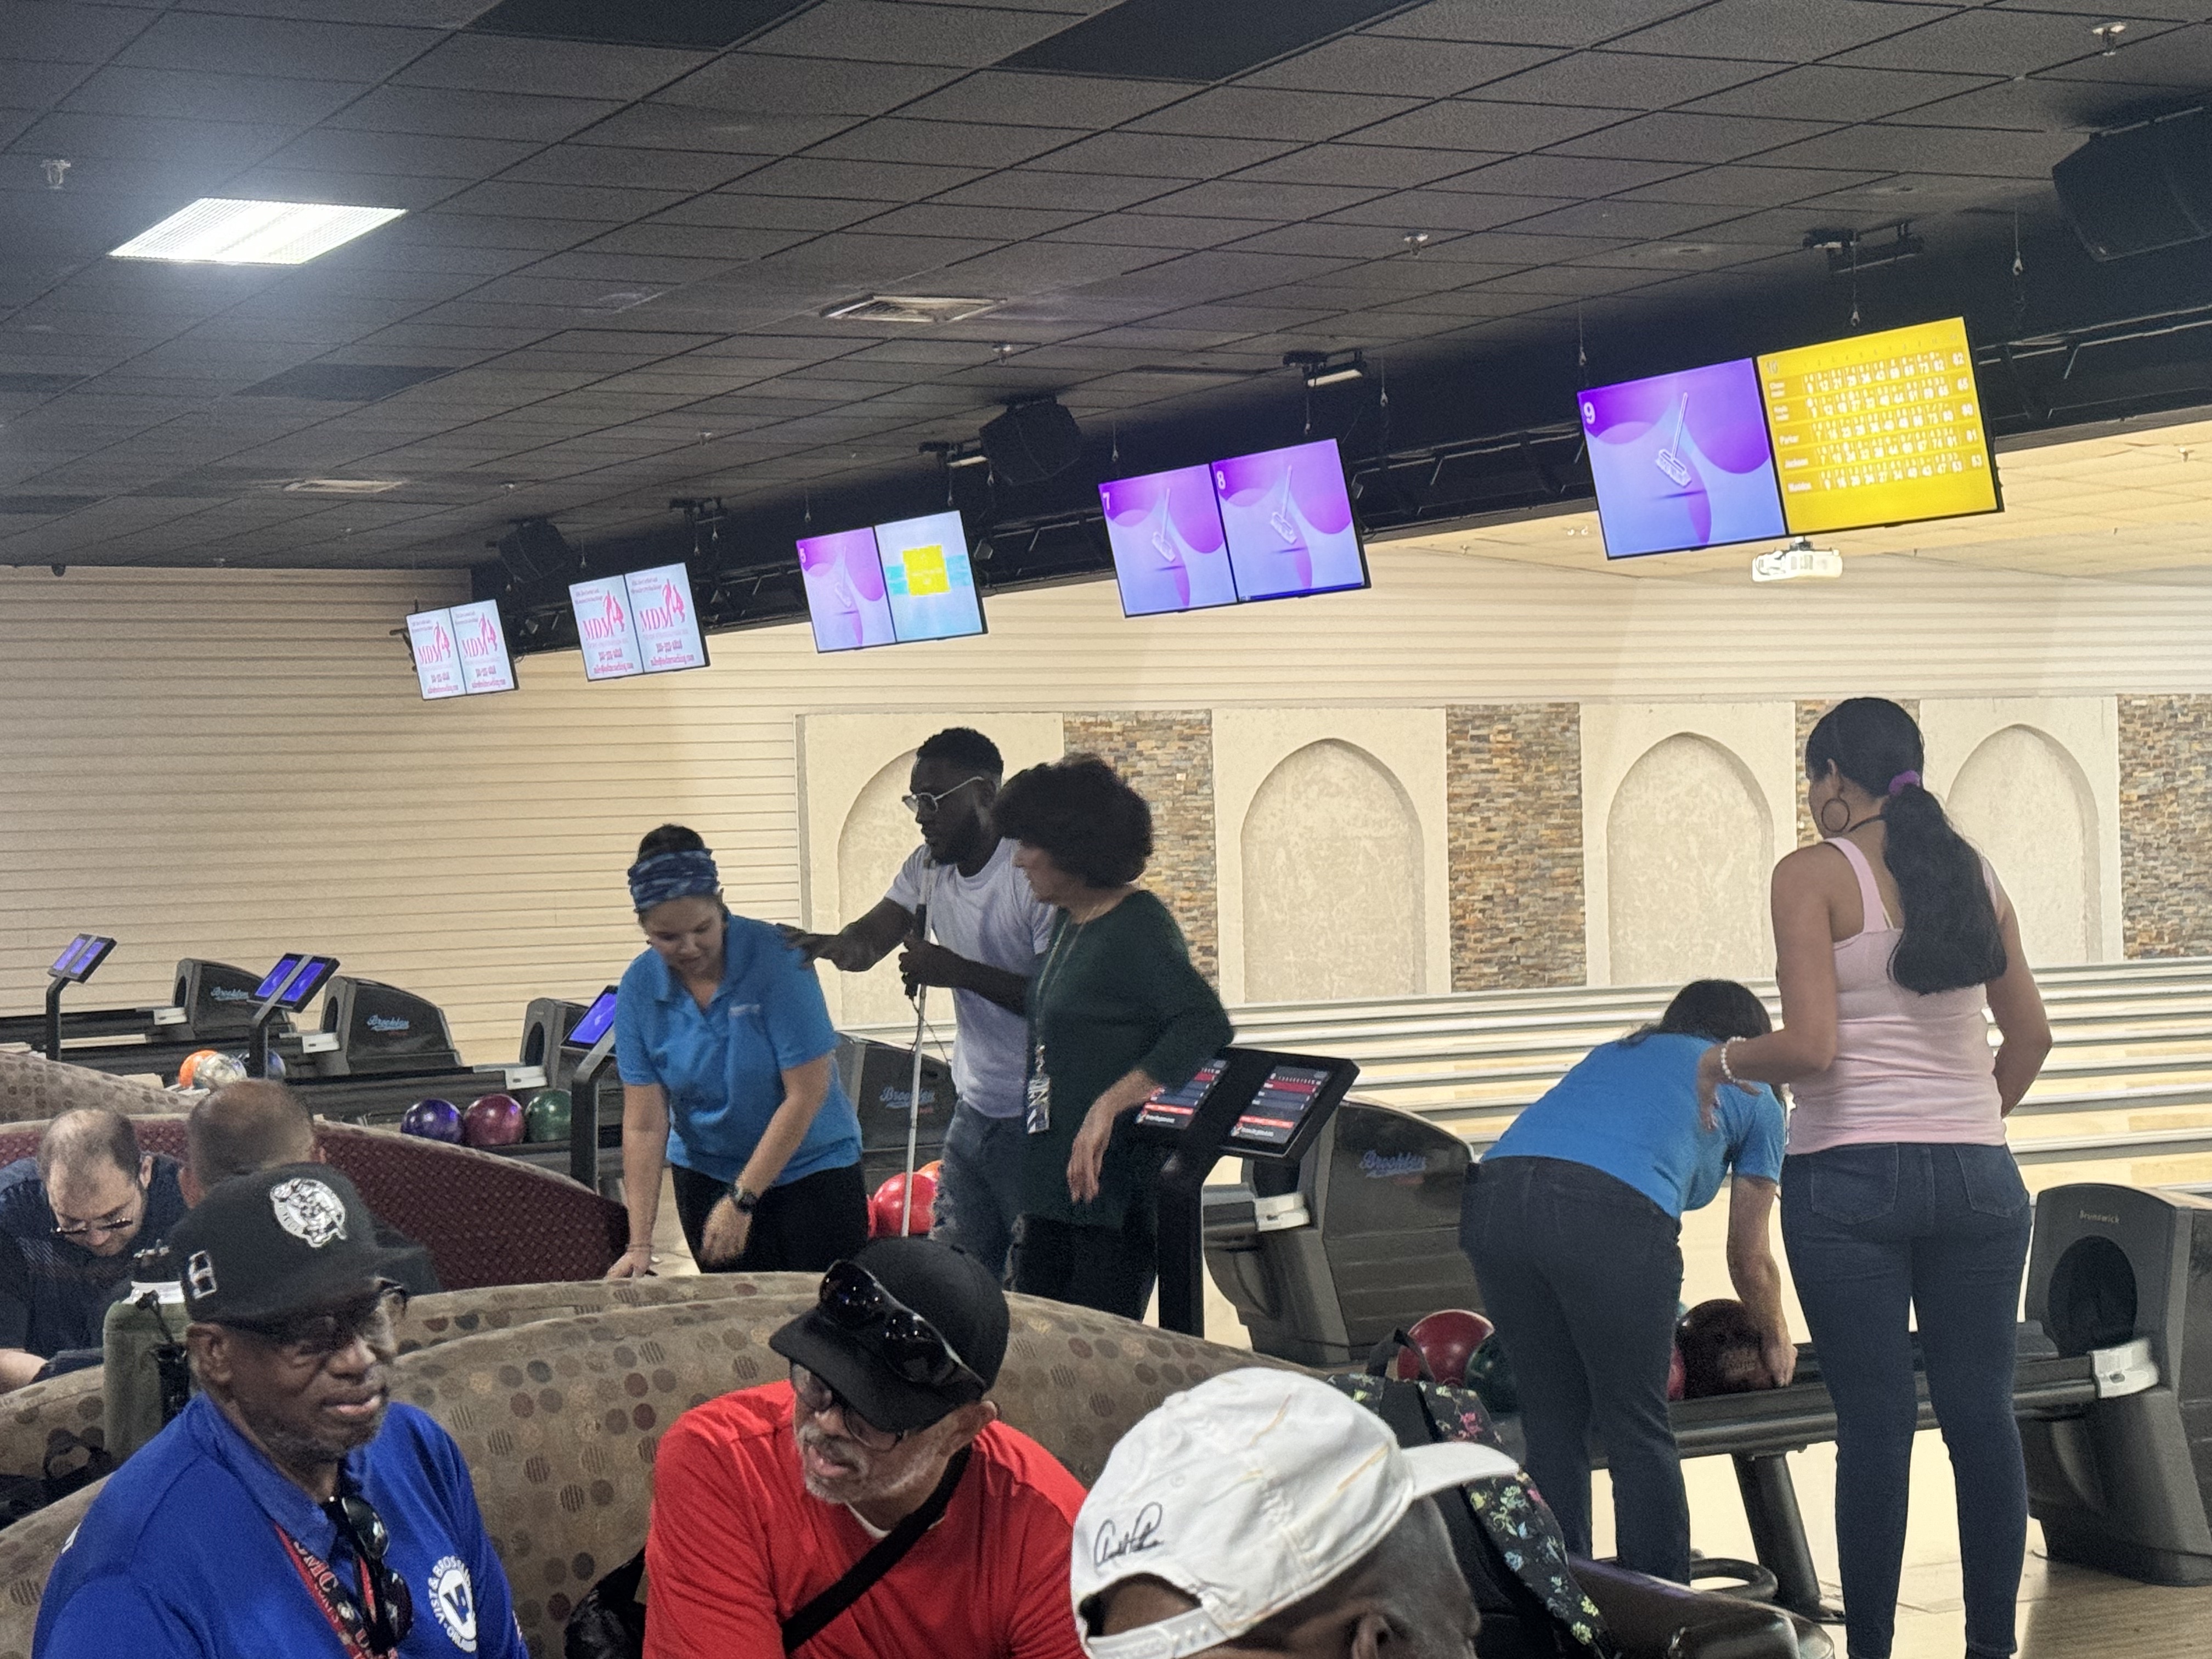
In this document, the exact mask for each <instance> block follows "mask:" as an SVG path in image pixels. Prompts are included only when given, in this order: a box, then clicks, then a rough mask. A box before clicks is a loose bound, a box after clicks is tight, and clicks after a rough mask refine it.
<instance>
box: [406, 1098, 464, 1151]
mask: <svg viewBox="0 0 2212 1659" xmlns="http://www.w3.org/2000/svg"><path fill="white" fill-rule="evenodd" d="M399 1133H402V1134H404V1135H420V1136H422V1138H423V1139H425V1140H450V1141H452V1142H453V1143H454V1144H455V1145H456V1146H458V1145H459V1143H460V1139H461V1112H460V1108H459V1107H458V1106H456V1105H454V1104H453V1102H452V1101H450V1100H439V1099H437V1098H435V1097H432V1098H430V1099H428V1100H418V1101H416V1103H414V1104H413V1105H412V1106H410V1107H409V1108H408V1109H407V1112H406V1115H404V1117H402V1118H401V1119H400V1120H399Z"/></svg>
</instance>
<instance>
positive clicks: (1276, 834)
mask: <svg viewBox="0 0 2212 1659" xmlns="http://www.w3.org/2000/svg"><path fill="white" fill-rule="evenodd" d="M1241 842H1242V847H1243V866H1244V994H1245V996H1246V998H1247V999H1248V1000H1250V1001H1254V1002H1304V1001H1317V1000H1323V999H1328V998H1342V997H1389V996H1417V995H1419V994H1420V993H1421V992H1423V991H1424V990H1425V989H1426V988H1427V978H1428V975H1427V969H1426V966H1425V947H1424V936H1423V933H1422V930H1421V919H1422V895H1423V890H1424V872H1423V870H1422V858H1421V825H1420V820H1419V817H1418V815H1417V814H1416V813H1415V811H1414V810H1413V801H1412V800H1411V799H1410V798H1408V796H1407V793H1406V791H1405V789H1404V788H1403V787H1401V785H1400V784H1399V782H1398V780H1397V778H1396V776H1395V775H1394V774H1393V773H1392V772H1391V771H1390V769H1389V768H1388V767H1386V766H1384V765H1383V763H1381V762H1380V761H1378V760H1376V758H1375V757H1373V756H1372V755H1370V754H1369V753H1368V752H1367V751H1366V750H1364V749H1361V748H1358V747H1356V746H1355V745H1353V744H1348V743H1342V742H1339V741H1337V740H1336V739H1334V738H1330V739H1328V740H1326V741H1324V742H1321V743H1312V744H1307V745H1306V746H1305V747H1304V748H1303V749H1299V750H1294V751H1293V752H1292V753H1291V754H1289V755H1287V756H1285V757H1284V758H1283V760H1282V762H1281V763H1279V764H1278V765H1277V766H1276V768H1275V769H1274V770H1273V771H1272V772H1270V773H1269V774H1268V775H1267V779H1266V781H1263V782H1262V783H1261V786H1260V787H1259V789H1258V791H1257V792H1256V793H1255V794H1254V795H1253V797H1252V805H1251V807H1250V809H1249V811H1247V812H1246V813H1245V815H1244V827H1243V832H1242V836H1241Z"/></svg>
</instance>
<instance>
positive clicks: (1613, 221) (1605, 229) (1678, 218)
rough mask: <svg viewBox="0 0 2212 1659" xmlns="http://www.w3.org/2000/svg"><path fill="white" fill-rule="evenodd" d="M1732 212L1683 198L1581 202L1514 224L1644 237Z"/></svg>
mask: <svg viewBox="0 0 2212 1659" xmlns="http://www.w3.org/2000/svg"><path fill="white" fill-rule="evenodd" d="M1727 212H1728V210H1727V209H1726V208H1712V207H1705V206H1701V205H1698V204H1688V203H1681V202H1623V201H1618V200H1614V201H1604V202H1577V203H1576V204H1574V205H1573V206H1572V207H1564V208H1559V209H1555V210H1553V211H1552V212H1550V213H1541V214H1538V215H1537V216H1535V217H1534V218H1533V219H1523V220H1522V221H1520V222H1518V223H1516V225H1515V226H1514V227H1513V228H1515V229H1516V230H1518V231H1526V232H1530V233H1534V234H1540V235H1546V236H1550V235H1558V234H1566V235H1570V236H1620V237H1632V238H1636V239H1638V240H1644V239H1648V238H1651V237H1662V236H1679V235H1680V234H1682V233H1683V232H1684V231H1686V230H1690V229H1692V228H1695V227H1697V226H1699V225H1703V224H1708V223H1711V222H1712V221H1713V220H1715V219H1717V218H1720V217H1722V216H1723V215H1725V214H1726V213H1727Z"/></svg>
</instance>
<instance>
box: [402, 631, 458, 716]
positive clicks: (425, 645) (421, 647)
mask: <svg viewBox="0 0 2212 1659" xmlns="http://www.w3.org/2000/svg"><path fill="white" fill-rule="evenodd" d="M407 648H408V649H409V650H410V651H411V652H413V653H414V654H415V678H416V681H417V682H418V683H419V684H421V686H422V700H423V701H424V702H435V701H436V700H437V699H438V698H440V697H459V696H465V695H466V694H467V692H468V689H469V688H468V683H467V681H466V680H465V678H464V677H463V675H462V672H461V649H460V647H459V645H458V644H456V643H455V642H454V640H453V612H452V611H416V612H415V613H414V614H413V615H412V616H410V617H408V618H407Z"/></svg>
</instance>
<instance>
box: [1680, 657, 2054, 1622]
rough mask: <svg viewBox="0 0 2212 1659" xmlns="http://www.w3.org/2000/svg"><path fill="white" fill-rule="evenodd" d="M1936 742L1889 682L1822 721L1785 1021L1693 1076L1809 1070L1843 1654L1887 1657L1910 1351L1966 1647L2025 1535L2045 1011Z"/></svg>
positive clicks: (1800, 1229) (1808, 1216) (1787, 1225)
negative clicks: (1814, 828)
mask: <svg viewBox="0 0 2212 1659" xmlns="http://www.w3.org/2000/svg"><path fill="white" fill-rule="evenodd" d="M1922 766H1923V760H1922V752H1921V739H1920V728H1919V727H1918V726H1917V725H1916V724H1915V723H1914V722H1913V720H1912V717H1911V715H1909V714H1906V713H1905V710H1904V709H1902V708H1899V706H1898V705H1897V704H1895V703H1893V702H1887V701H1886V700H1884V699H1882V698H1880V697H1853V698H1850V700H1848V701H1847V702H1841V703H1838V705H1837V706H1836V707H1835V708H1832V709H1831V710H1829V712H1828V713H1827V714H1826V715H1824V716H1823V717H1822V718H1821V720H1820V724H1819V725H1817V726H1814V728H1813V732H1812V735H1811V737H1810V738H1808V739H1807V741H1806V744H1805V775H1806V778H1807V780H1808V790H1807V801H1808V805H1810V807H1811V809H1812V811H1813V816H1814V822H1816V823H1818V824H1819V825H1820V830H1821V833H1822V835H1823V836H1825V837H1826V840H1825V842H1823V843H1822V844H1821V845H1820V846H1817V847H1807V848H1799V849H1798V850H1797V851H1796V852H1794V853H1792V854H1790V855H1789V856H1788V857H1787V858H1784V860H1782V861H1781V862H1780V863H1779V864H1778V865H1777V866H1775V870H1774V882H1773V906H1774V938H1775V945H1776V951H1777V965H1776V970H1775V971H1776V977H1777V979H1778V981H1780V987H1781V992H1782V1013H1783V1023H1782V1024H1781V1025H1780V1026H1778V1027H1777V1028H1776V1029H1775V1030H1773V1031H1772V1032H1771V1034H1769V1035H1767V1036H1761V1037H1753V1038H1746V1039H1738V1040H1735V1041H1731V1042H1727V1043H1724V1044H1719V1045H1717V1046H1715V1047H1714V1048H1710V1049H1708V1050H1707V1051H1706V1053H1705V1058H1704V1060H1703V1062H1702V1064H1701V1066H1700V1070H1699V1086H1700V1091H1701V1093H1702V1095H1703V1097H1705V1099H1707V1100H1711V1098H1712V1094H1713V1091H1714V1090H1715V1089H1717V1088H1718V1087H1723V1086H1726V1085H1728V1084H1729V1083H1734V1082H1745V1083H1769V1084H1784V1083H1786V1084H1790V1085H1794V1089H1795V1094H1796V1109H1795V1110H1794V1111H1793V1112H1792V1113H1791V1114H1790V1146H1789V1156H1788V1157H1787V1158H1785V1159H1784V1162H1783V1166H1782V1237H1783V1243H1784V1245H1785V1246H1786V1247H1787V1249H1788V1250H1789V1255H1790V1273H1791V1277H1792V1278H1793V1279H1795V1280H1796V1287H1797V1295H1798V1299H1799V1301H1800V1302H1801V1303H1802V1304H1803V1306H1804V1310H1805V1322H1806V1324H1807V1326H1808V1328H1810V1330H1811V1332H1812V1337H1813V1350H1814V1356H1815V1358H1816V1359H1817V1361H1818V1364H1819V1375H1820V1377H1821V1379H1822V1380H1823V1381H1825V1382H1826V1384H1827V1385H1828V1390H1829V1393H1830V1394H1831V1395H1832V1396H1833V1398H1834V1401H1835V1406H1836V1543H1837V1553H1838V1559H1839V1560H1840V1563H1841V1567H1842V1573H1843V1586H1844V1613H1845V1632H1846V1637H1847V1642H1848V1648H1849V1652H1850V1656H1851V1659H1889V1651H1890V1644H1891V1638H1892V1635H1893V1631H1894V1627H1895V1624H1896V1613H1897V1585H1898V1575H1899V1567H1900V1565H1901V1563H1902V1561H1903V1559H1904V1553H1905V1506H1906V1496H1907V1483H1908V1479H1909V1476H1910V1473H1911V1457H1912V1435H1913V1428H1914V1419H1915V1418H1916V1416H1917V1405H1916V1403H1915V1388H1914V1371H1915V1370H1916V1367H1917V1366H1921V1365H1924V1367H1925V1369H1926V1372H1927V1377H1928V1393H1929V1401H1930V1402H1931V1403H1932V1405H1933V1406H1934V1407H1935V1411H1936V1421H1937V1423H1938V1425H1940V1426H1941V1428H1942V1432H1943V1439H1944V1443H1945V1445H1946V1447H1947V1448H1948V1450H1949V1452H1950V1454H1951V1462H1952V1468H1953V1472H1954V1479H1955V1480H1956V1482H1957V1486H1958V1491H1959V1549H1960V1576H1961V1577H1962V1579H1963V1581H1964V1591H1965V1601H1966V1651H1967V1653H1968V1655H1969V1656H1970V1659H2002V1656H2005V1655H2008V1654H2010V1653H2012V1652H2013V1651H2014V1646H2015V1644H2014V1632H2013V1626H2014V1613H2015V1603H2016V1602H2017V1600H2018V1597H2019V1590H2020V1572H2021V1558H2022V1556H2023V1555H2024V1554H2025V1553H2026V1550H2027V1473H2026V1470H2025V1468H2024V1467H2023V1465H2022V1462H2021V1449H2020V1430H2019V1427H2018V1425H2017V1423H2016V1422H2015V1418H2014V1415H2013V1357H2014V1353H2015V1346H2016V1341H2017V1337H2016V1331H2017V1327H2016V1324H2015V1320H2016V1318H2017V1310H2018V1308H2019V1304H2020V1282H2021V1270H2022V1268H2023V1267H2024V1266H2025V1265H2026V1262H2027V1241H2028V1230H2029V1224H2030V1221H2031V1219H2032V1218H2033V1206H2032V1204H2031V1203H2030V1201H2029V1199H2028V1196H2027V1188H2026V1187H2025V1186H2024V1185H2023V1184H2022V1182H2021V1178H2020V1171H2019V1170H2018V1168H2017V1167H2016V1166H2015V1164H2014V1163H2013V1158H2012V1153H2011V1152H2010V1151H2009V1150H2008V1148H2007V1146H2006V1145H2005V1132H2004V1119H2005V1115H2006V1114H2007V1113H2008V1112H2010V1111H2011V1110H2012V1109H2013V1108H2014V1107H2015V1106H2016V1105H2018V1104H2019V1103H2020V1099H2021V1096H2022V1095H2024V1094H2025V1093H2027V1086H2028V1085H2029V1084H2031V1083H2033V1081H2034V1080H2035V1074H2036V1073H2037V1072H2038V1071H2039V1069H2040V1068H2041V1066H2042V1065H2043V1060H2044V1056H2045V1054H2048V1053H2049V1052H2050V1048H2051V1027H2050V1024H2049V1022H2048V1021H2047V1020H2046V1019H2045V1017H2044V1012H2043V1002H2042V999H2041V997H2040V996H2039V994H2037V992H2036V988H2035V980H2034V977H2033V975H2031V974H2030V973H2029V971H2028V968H2027V957H2026V956H2025V955H2024V954H2023V952H2022V951H2021V942H2020V928H2019V924H2018V922H2017V921H2016V920H2015V916H2014V915H2013V910H2012V905H2011V902H2009V901H2008V899H2007V898H2006V897H2005V894H2004V890H2003V888H2002V886H2000V885H1999V884H1998V882H1997V878H1996V872H1994V871H1992V870H1991V869H1990V867H1989V865H1988V864H1987V862H1986V861H1985V860H1983V859H1982V857H1981V856H1980V855H1979V854H1978V853H1976V852H1975V851H1974V849H1973V848H1972V847H1970V846H1968V845H1967V843H1966V841H1965V840H1964V839H1963V838H1962V837H1961V836H1960V835H1959V833H1958V831H1957V830H1955V829H1953V828H1952V827H1951V824H1950V822H1949V820H1948V818H1947V817H1945V816H1944V813H1943V809H1942V805H1940V804H1939V803H1938V802H1937V801H1936V798H1935V796H1933V795H1931V794H1930V793H1928V791H1927V790H1926V789H1925V788H1924V787H1922V785H1921V781H1920V773H1921V769H1922ZM1984 1006H1987V1007H1988V1009H1989V1011H1990V1013H1992V1014H1994V1015H1995V1016H1996V1024H1997V1030H1998V1032H1999V1034H2000V1036H2001V1037H2002V1041H2001V1042H2000V1043H1999V1044H1998V1046H1997V1048H1996V1051H1995V1053H1994V1054H1992V1052H1991V1050H1990V1041H1989V1024H1988V1020H1987V1019H1986V1018H1985V1017H1984V1013H1983V1009H1984ZM1916 1328H1917V1334H1916ZM1916 1349H1917V1353H1916Z"/></svg>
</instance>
